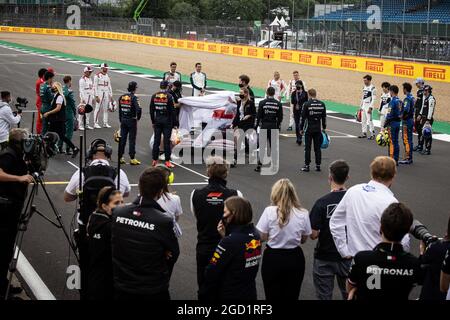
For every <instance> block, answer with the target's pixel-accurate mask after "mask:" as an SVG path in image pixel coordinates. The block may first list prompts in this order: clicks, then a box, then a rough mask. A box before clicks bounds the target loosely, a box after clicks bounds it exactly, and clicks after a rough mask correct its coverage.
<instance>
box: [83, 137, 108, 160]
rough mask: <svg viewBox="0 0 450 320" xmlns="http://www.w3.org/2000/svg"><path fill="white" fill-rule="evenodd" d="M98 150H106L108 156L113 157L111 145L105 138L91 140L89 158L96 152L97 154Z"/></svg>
mask: <svg viewBox="0 0 450 320" xmlns="http://www.w3.org/2000/svg"><path fill="white" fill-rule="evenodd" d="M97 152H104V153H105V156H106V157H107V158H111V156H112V153H113V150H112V147H111V145H109V144H108V143H106V141H105V140H103V139H95V140H94V141H92V142H91V147H90V148H89V151H88V154H87V158H88V159H89V160H92V158H93V157H94V154H96V153H97Z"/></svg>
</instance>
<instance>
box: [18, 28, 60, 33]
mask: <svg viewBox="0 0 450 320" xmlns="http://www.w3.org/2000/svg"><path fill="white" fill-rule="evenodd" d="M12 30H13V32H20V28H13V29H12ZM47 31H51V32H47V33H55V30H53V29H47Z"/></svg>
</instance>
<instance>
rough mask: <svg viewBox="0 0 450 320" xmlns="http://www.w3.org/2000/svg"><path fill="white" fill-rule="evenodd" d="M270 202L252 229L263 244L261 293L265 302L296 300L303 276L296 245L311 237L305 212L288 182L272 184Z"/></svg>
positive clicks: (303, 259)
mask: <svg viewBox="0 0 450 320" xmlns="http://www.w3.org/2000/svg"><path fill="white" fill-rule="evenodd" d="M270 198H271V202H272V203H271V205H270V206H269V207H267V208H266V209H265V210H264V212H263V213H262V215H261V218H260V219H259V222H258V224H257V225H256V228H257V229H258V231H259V233H260V236H261V240H263V241H267V245H266V249H265V250H264V255H263V261H262V267H261V273H262V279H263V284H264V292H265V295H266V299H267V300H283V301H285V300H297V299H298V297H299V294H300V288H301V285H302V282H303V276H304V274H305V256H304V254H303V250H302V249H301V247H300V245H301V244H303V243H305V242H306V240H307V238H308V236H309V235H310V234H311V224H310V222H309V215H308V211H307V210H306V209H304V208H302V206H301V204H300V200H299V198H298V196H297V192H296V190H295V187H294V185H293V184H292V182H291V181H290V180H289V179H281V180H278V181H277V182H275V184H274V185H273V187H272V193H271V196H270Z"/></svg>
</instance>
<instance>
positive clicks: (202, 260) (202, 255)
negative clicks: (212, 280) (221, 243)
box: [196, 248, 215, 290]
mask: <svg viewBox="0 0 450 320" xmlns="http://www.w3.org/2000/svg"><path fill="white" fill-rule="evenodd" d="M214 251H215V248H212V249H211V250H201V251H198V250H197V253H196V260H197V285H198V288H199V290H200V287H201V285H202V284H203V281H204V280H205V270H206V267H207V266H208V264H209V261H210V260H211V258H212V256H213V254H214Z"/></svg>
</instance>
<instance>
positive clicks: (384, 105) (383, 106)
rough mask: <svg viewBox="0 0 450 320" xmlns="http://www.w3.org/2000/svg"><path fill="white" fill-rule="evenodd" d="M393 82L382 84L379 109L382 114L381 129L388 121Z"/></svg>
mask: <svg viewBox="0 0 450 320" xmlns="http://www.w3.org/2000/svg"><path fill="white" fill-rule="evenodd" d="M390 86H391V84H390V83H389V82H383V83H382V84H381V90H382V92H383V93H382V94H381V103H380V109H378V113H379V114H380V127H381V129H383V128H384V124H385V122H386V114H387V112H388V108H389V102H391V94H390V93H389V88H390Z"/></svg>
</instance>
